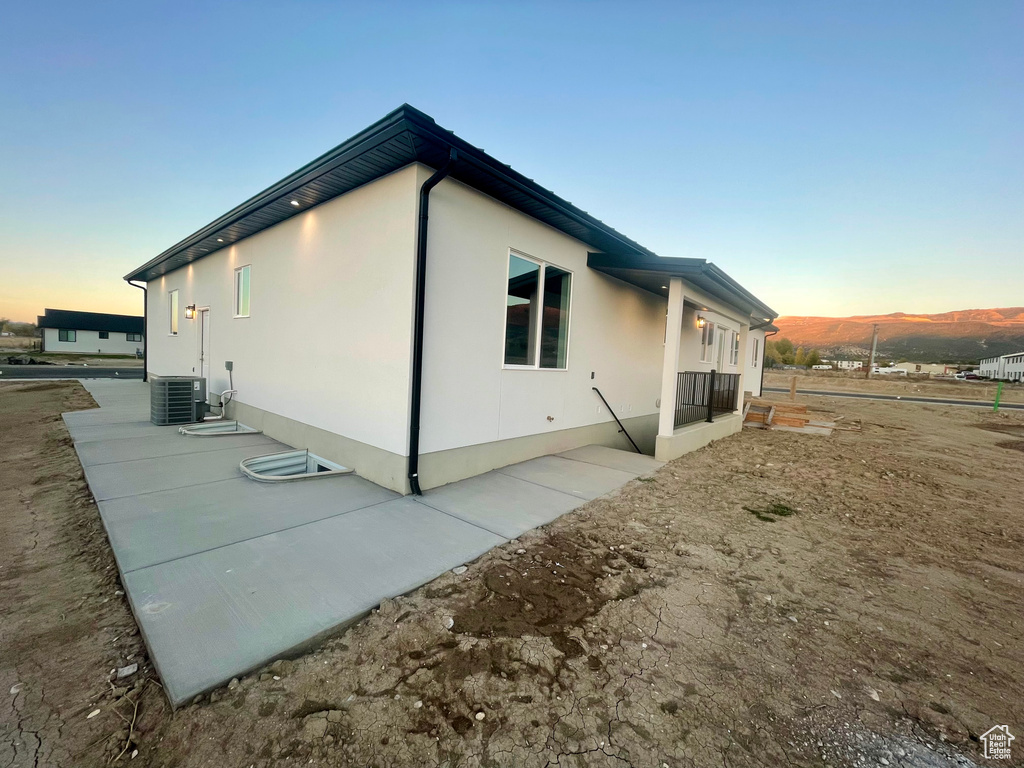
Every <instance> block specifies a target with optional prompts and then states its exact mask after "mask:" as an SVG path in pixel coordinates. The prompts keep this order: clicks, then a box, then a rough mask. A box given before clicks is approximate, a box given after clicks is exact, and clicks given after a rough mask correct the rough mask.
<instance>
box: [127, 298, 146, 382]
mask: <svg viewBox="0 0 1024 768" xmlns="http://www.w3.org/2000/svg"><path fill="white" fill-rule="evenodd" d="M125 282H126V283H128V285H130V286H131V287H132V288H141V289H142V380H143V381H149V286H148V285H136V284H135V283H133V282H132V281H131V280H125Z"/></svg>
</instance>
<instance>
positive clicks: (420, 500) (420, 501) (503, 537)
mask: <svg viewBox="0 0 1024 768" xmlns="http://www.w3.org/2000/svg"><path fill="white" fill-rule="evenodd" d="M506 477H508V475H506ZM517 479H518V478H517ZM409 498H412V500H413V501H415V502H416V503H417V504H422V505H423V506H424V507H427V508H428V509H432V510H434V511H435V512H440V513H441V514H442V515H447V516H448V517H450V518H453V519H455V520H458V521H459V522H460V523H465V524H466V525H471V526H473V527H474V528H479V529H480V530H481V531H486V532H487V533H490V534H493V535H495V536H497V537H498V538H500V539H501V540H502V541H511V539H510V538H509V537H508V536H506V535H505V534H503V533H500V532H498V531H492V530H491V529H490V528H488V527H487V526H485V525H480V523H475V522H473V521H472V520H467V519H466V518H464V517H459V516H458V515H455V514H452V513H451V512H448V511H447V510H444V509H440V508H438V507H435V506H434V505H433V504H430V503H428V502H427V501H425V500H424V499H423V498H422V497H419V498H416V497H409ZM572 498H574V499H575V498H576V497H575V496H573V497H572Z"/></svg>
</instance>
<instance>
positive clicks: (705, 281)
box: [587, 253, 779, 320]
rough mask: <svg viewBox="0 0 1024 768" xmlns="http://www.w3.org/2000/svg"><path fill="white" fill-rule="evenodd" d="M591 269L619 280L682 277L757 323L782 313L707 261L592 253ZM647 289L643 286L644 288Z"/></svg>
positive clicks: (588, 263)
mask: <svg viewBox="0 0 1024 768" xmlns="http://www.w3.org/2000/svg"><path fill="white" fill-rule="evenodd" d="M587 266H589V267H591V268H593V269H596V270H598V271H600V272H605V273H607V274H610V275H612V276H614V277H619V279H626V281H627V282H629V280H628V278H627V277H624V275H625V274H626V273H628V272H635V273H650V274H658V275H668V276H670V277H680V278H683V279H686V280H689V281H690V282H692V283H694V284H695V285H696V286H697V287H698V288H702V289H704V290H706V291H707V292H708V293H710V294H711V295H713V296H715V297H717V298H719V299H721V300H723V301H726V302H728V303H729V304H731V305H733V306H735V307H737V308H739V309H741V310H743V311H744V312H747V313H748V314H749V315H750V316H751V317H753V318H756V319H757V320H774V319H775V318H776V317H778V316H779V315H778V313H777V312H776V311H775V310H773V309H772V308H771V307H769V306H768V305H766V304H764V303H763V302H762V301H760V300H759V299H758V298H757V297H756V296H754V295H753V294H752V293H751V292H750V291H748V290H747V289H746V288H744V287H743V286H742V285H740V284H739V283H737V282H736V281H735V280H733V279H732V278H731V277H729V275H727V274H726V273H725V272H723V271H722V270H721V269H719V268H718V267H717V266H715V265H714V264H712V263H711V262H709V261H708V260H707V259H687V258H668V257H662V256H651V257H644V256H640V257H638V256H635V255H632V254H618V253H615V254H613V253H590V254H588V256H587ZM641 287H643V286H641Z"/></svg>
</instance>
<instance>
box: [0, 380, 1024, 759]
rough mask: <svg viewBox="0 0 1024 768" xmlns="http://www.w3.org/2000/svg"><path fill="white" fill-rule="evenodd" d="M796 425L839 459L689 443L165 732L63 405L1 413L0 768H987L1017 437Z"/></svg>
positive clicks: (1018, 474)
mask: <svg viewBox="0 0 1024 768" xmlns="http://www.w3.org/2000/svg"><path fill="white" fill-rule="evenodd" d="M799 399H800V400H801V401H803V402H807V403H808V404H809V405H810V406H811V407H812V408H813V409H820V413H821V414H822V417H823V418H832V417H833V416H837V415H842V416H844V417H845V418H844V419H843V421H853V420H861V421H862V422H863V424H864V429H863V431H862V432H836V433H835V434H833V435H832V436H831V437H817V436H807V435H798V434H792V433H783V432H767V431H758V430H747V431H744V432H743V433H742V434H740V435H737V436H734V437H731V438H728V439H726V440H722V441H719V442H717V443H715V444H713V445H712V446H709V447H708V448H705V449H703V450H701V451H697V452H695V453H693V454H690V455H688V456H685V457H683V458H682V459H680V460H678V461H676V462H673V463H671V464H669V465H667V466H665V467H664V468H663V469H661V470H660V471H659V472H658V473H657V474H656V475H655V476H653V477H651V478H648V479H642V480H637V481H634V482H633V483H631V484H630V485H628V486H626V487H625V488H624V489H623V490H622V491H621V492H620V493H619V494H618V495H616V496H614V497H611V498H605V499H600V500H597V501H595V502H592V503H590V504H588V505H586V506H585V507H583V508H582V509H580V510H578V511H577V512H575V513H572V514H569V515H566V516H565V517H563V518H562V519H560V520H558V521H557V522H556V523H554V524H552V525H550V526H547V527H546V528H544V529H541V530H539V531H536V532H534V533H533V534H531V535H529V536H526V537H524V538H522V539H520V540H518V541H513V542H511V543H509V544H507V545H505V546H503V547H501V548H499V549H497V550H494V551H492V552H491V553H489V554H488V555H486V556H484V557H483V558H481V559H480V560H478V561H476V562H474V563H470V564H469V568H468V570H467V571H466V572H465V573H463V574H461V575H455V574H454V573H449V574H446V575H445V576H443V577H441V578H439V579H437V580H436V581H435V582H433V583H431V584H429V585H427V586H425V587H423V588H421V589H419V590H417V591H416V592H414V593H412V594H410V595H407V596H405V597H402V598H400V599H398V600H396V601H389V602H388V603H387V604H385V605H384V606H382V607H381V609H380V610H379V611H377V612H375V613H374V614H373V615H371V616H369V617H367V618H366V619H365V620H364V621H362V622H360V623H359V624H357V625H356V626H354V627H352V628H350V629H349V630H348V631H347V632H345V633H344V634H342V635H339V636H337V637H335V638H333V639H331V640H329V641H328V642H327V643H326V644H324V645H323V646H322V647H321V648H320V649H318V650H316V651H315V652H312V653H310V654H308V655H305V656H302V657H300V658H297V659H294V660H281V661H278V662H275V663H274V664H273V665H271V666H270V667H269V668H267V669H264V670H260V671H259V672H257V673H254V674H252V675H249V676H247V677H245V678H243V679H242V680H240V681H232V683H231V684H230V685H228V686H227V687H225V688H223V689H220V690H217V691H214V692H213V693H212V694H211V695H208V696H204V697H202V698H201V699H200V700H199V701H197V702H195V703H194V704H192V705H191V706H187V707H184V708H182V709H181V710H179V711H178V712H176V713H174V714H173V715H172V713H171V712H170V710H169V708H168V707H167V705H166V703H165V700H164V698H163V695H162V692H161V690H160V688H159V685H158V683H157V682H156V680H155V676H154V674H153V672H152V669H151V667H150V666H149V664H148V662H147V660H146V658H145V655H144V651H143V649H142V648H141V646H140V642H139V639H138V635H137V634H136V630H135V626H134V622H133V621H132V618H131V615H130V612H129V609H128V607H127V604H126V603H125V600H124V597H123V596H122V595H121V594H120V592H119V585H118V582H117V577H116V569H115V568H114V566H113V559H112V557H111V555H110V554H109V550H108V548H107V546H106V542H105V539H104V537H103V533H102V529H101V526H100V524H99V519H98V515H97V511H96V509H95V507H94V506H93V505H92V503H91V502H90V501H89V498H88V494H87V491H86V489H85V486H84V484H83V482H82V479H81V474H80V472H79V468H78V465H77V462H76V461H75V457H74V452H73V449H72V448H71V446H70V444H69V441H68V438H67V435H66V433H65V432H64V430H63V428H62V426H61V423H60V422H59V421H58V416H57V414H58V413H59V412H60V411H61V410H67V409H70V408H76V407H86V406H88V405H89V402H88V396H87V395H85V394H84V392H83V391H82V390H81V389H80V388H78V387H77V385H73V384H63V383H47V384H17V385H15V384H10V385H6V386H2V387H0V434H2V435H3V438H2V442H0V478H2V479H0V599H2V602H0V610H2V622H0V694H4V695H7V691H8V690H10V694H9V699H8V701H9V702H10V703H9V705H7V706H5V707H3V716H2V717H0V728H2V738H0V766H7V765H13V766H23V765H25V766H47V765H52V766H100V765H109V764H113V765H118V764H131V765H133V766H135V765H145V766H167V767H168V768H169V767H170V766H209V767H210V768H213V767H215V766H216V767H217V768H220V767H221V766H240V767H242V768H245V767H247V766H256V767H258V768H259V767H267V766H279V765H295V766H299V765H325V766H420V765H429V766H449V767H450V768H455V767H456V766H459V767H462V766H465V767H469V766H554V765H560V766H584V765H586V766H637V767H639V766H654V767H658V768H663V767H664V766H670V767H671V768H677V767H678V766H701V767H702V768H703V767H705V766H733V767H735V766H747V765H750V766H753V765H783V764H784V765H790V766H823V765H830V766H854V765H875V766H877V765H891V766H913V767H915V768H917V767H919V766H921V767H923V766H930V767H931V768H940V767H942V766H955V765H956V766H963V765H972V764H975V763H976V764H979V765H987V764H995V763H989V762H988V761H985V760H983V759H982V758H981V751H980V750H981V747H980V744H979V736H980V735H981V734H982V733H984V732H985V731H986V730H988V729H989V728H990V727H992V726H993V725H996V724H1007V725H1009V727H1010V729H1011V731H1013V732H1014V733H1015V734H1016V735H1018V737H1019V738H1024V737H1021V736H1020V732H1021V731H1024V717H1022V715H1024V707H1022V702H1024V643H1022V642H1021V632H1022V625H1024V588H1022V587H1024V528H1022V522H1024V506H1022V504H1021V499H1022V498H1024V471H1022V470H1024V450H1021V448H1022V447H1024V414H1022V413H1000V414H993V413H992V412H990V411H985V410H982V409H977V410H974V409H965V408H954V407H942V406H932V405H914V404H903V403H888V402H868V401H856V400H848V399H846V400H841V399H838V398H837V399H830V398H812V397H807V398H804V397H801V398H799ZM382 545H384V543H382ZM211 650H212V649H211ZM131 663H139V664H140V667H139V670H138V671H137V672H135V673H134V674H132V675H129V676H128V677H126V678H124V679H123V680H117V679H115V677H116V674H117V673H116V670H117V669H118V668H121V667H124V666H126V665H128V664H131ZM97 710H98V712H97ZM94 712H97V714H95V715H93V716H92V717H90V715H92V714H93V713H94ZM1019 744H1024V741H1022V742H1020V743H1019ZM136 750H137V753H136ZM1014 750H1015V756H1016V757H1017V761H1016V763H1015V764H1021V760H1020V758H1021V757H1024V747H1022V746H1019V745H1016V746H1014ZM132 755H136V756H135V757H134V758H132ZM1000 764H1002V765H1005V764H1007V763H1006V762H1005V761H1003V762H1001V763H1000Z"/></svg>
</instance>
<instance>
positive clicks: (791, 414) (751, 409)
mask: <svg viewBox="0 0 1024 768" xmlns="http://www.w3.org/2000/svg"><path fill="white" fill-rule="evenodd" d="M743 426H745V427H753V428H755V429H779V430H783V431H785V432H800V433H802V434H807V435H831V434H832V430H833V429H834V428H835V426H836V424H835V422H833V421H821V420H819V419H814V418H812V417H811V416H810V415H808V413H807V406H806V405H802V404H799V403H776V402H772V401H771V400H763V399H761V398H756V399H754V400H751V401H750V402H748V403H747V405H746V406H745V407H744V409H743Z"/></svg>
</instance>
